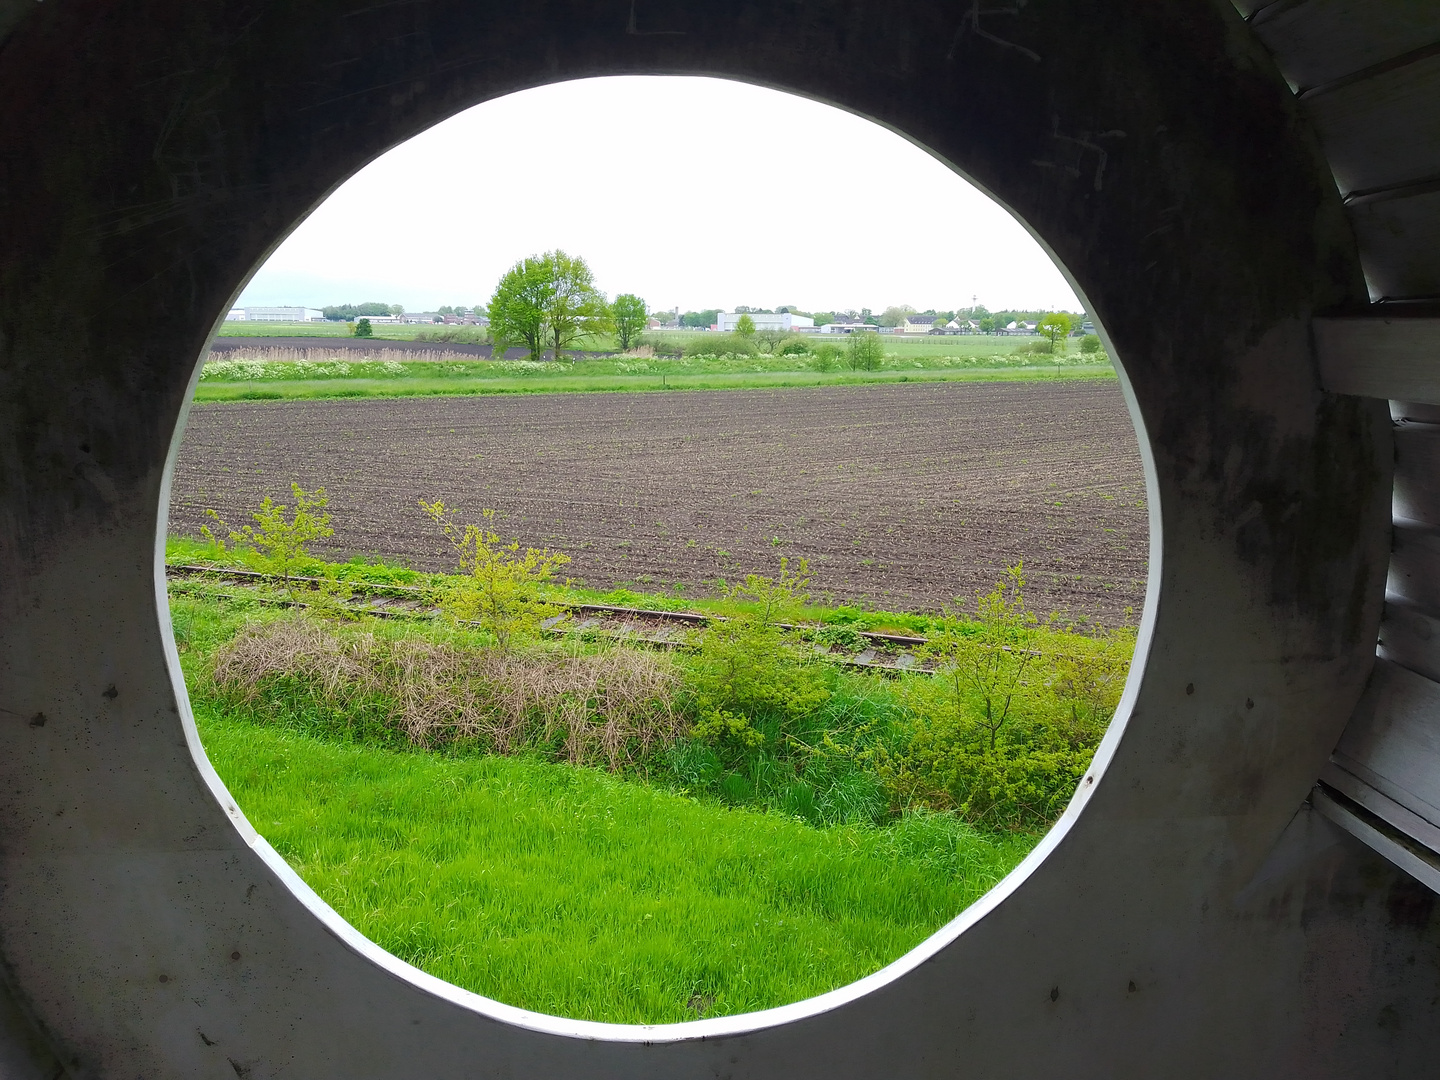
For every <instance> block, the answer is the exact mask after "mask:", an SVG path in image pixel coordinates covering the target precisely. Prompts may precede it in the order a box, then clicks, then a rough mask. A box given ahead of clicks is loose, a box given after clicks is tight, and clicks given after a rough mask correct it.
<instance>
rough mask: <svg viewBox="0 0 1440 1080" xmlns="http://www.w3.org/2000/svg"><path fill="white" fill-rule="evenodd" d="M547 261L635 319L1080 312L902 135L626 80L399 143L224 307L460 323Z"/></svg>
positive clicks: (1039, 256) (1040, 264) (785, 104)
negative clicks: (768, 311) (510, 272)
mask: <svg viewBox="0 0 1440 1080" xmlns="http://www.w3.org/2000/svg"><path fill="white" fill-rule="evenodd" d="M556 247H558V248H562V249H563V250H565V251H567V252H569V253H570V254H572V255H580V256H583V257H584V258H585V260H586V261H587V262H588V263H589V264H590V266H591V269H593V270H594V272H595V277H596V284H597V285H598V286H599V287H600V288H601V289H603V290H605V292H606V293H607V294H609V295H611V296H613V295H615V294H616V293H619V292H633V293H637V294H639V295H640V296H641V297H643V298H644V299H645V300H646V302H647V303H648V304H649V306H650V307H651V309H652V310H655V309H661V308H667V309H668V308H672V307H675V306H676V305H679V307H680V309H681V310H682V311H685V310H700V309H704V308H709V307H720V308H734V307H735V306H736V305H739V304H749V305H751V306H753V307H767V308H773V307H775V306H777V305H780V304H791V305H795V306H798V307H800V308H801V309H803V310H806V311H811V310H822V311H830V310H837V309H838V310H844V309H850V308H854V309H859V308H862V307H869V308H872V309H874V310H875V311H880V310H882V309H883V308H885V307H887V306H889V305H891V304H910V305H913V306H914V307H916V308H919V309H922V310H923V309H925V308H930V307H933V308H937V309H941V310H948V309H953V308H957V307H963V306H968V305H969V304H970V302H971V297H974V296H978V297H979V302H980V303H982V304H985V305H986V306H988V307H989V308H991V309H992V310H1002V309H1006V308H1015V309H1035V308H1046V309H1059V310H1070V311H1078V310H1080V304H1079V301H1077V300H1076V298H1075V295H1074V293H1073V292H1072V291H1071V289H1070V287H1069V285H1068V284H1067V283H1066V281H1065V279H1064V277H1062V276H1061V274H1060V272H1059V271H1058V270H1057V269H1056V268H1055V266H1054V265H1053V264H1052V263H1051V261H1050V259H1049V257H1048V256H1046V255H1045V253H1044V252H1043V251H1042V250H1041V248H1040V247H1039V245H1038V244H1036V242H1035V241H1034V240H1033V239H1032V238H1031V237H1030V235H1029V234H1028V233H1027V232H1026V231H1025V230H1024V228H1022V227H1021V226H1020V224H1019V223H1018V222H1016V221H1015V220H1014V219H1013V218H1012V217H1011V216H1010V215H1009V214H1008V213H1006V212H1005V211H1004V210H1003V209H1001V208H1000V207H999V206H998V205H996V204H995V203H994V202H992V201H991V200H990V199H989V198H987V197H986V196H985V195H983V194H981V193H980V192H978V191H976V190H975V189H974V188H973V187H971V186H970V185H969V184H968V183H966V182H965V181H964V180H962V179H961V178H960V177H958V176H956V175H955V174H954V173H952V172H950V170H949V169H947V168H946V167H945V166H943V165H942V164H940V163H939V162H938V161H936V160H935V159H934V158H932V157H930V156H929V155H928V154H926V153H925V152H924V151H923V150H920V149H918V148H917V147H915V146H913V145H911V144H910V143H908V142H906V141H905V140H904V139H902V138H900V137H899V136H898V135H895V134H893V133H891V132H889V131H886V130H884V129H883V128H881V127H879V126H878V125H876V124H872V123H871V122H869V121H868V120H862V119H860V118H859V117H856V116H852V115H850V114H849V113H844V112H841V111H840V110H838V109H834V108H831V107H830V106H828V105H820V104H817V103H815V102H812V101H806V100H804V99H802V98H797V97H793V96H791V95H788V94H782V93H779V92H777V91H774V90H765V89H761V88H759V87H754V86H748V85H745V84H743V83H734V82H727V81H724V80H721V79H699V78H671V77H639V76H637V77H628V78H610V79H588V80H584V81H579V82H570V83H560V84H555V85H551V86H545V87H541V88H539V89H536V90H528V91H525V92H523V93H519V94H514V95H511V96H510V97H506V98H502V99H500V100H497V101H491V102H487V103H486V104H483V105H477V106H475V107H474V108H472V109H469V110H467V111H465V112H463V113H460V114H459V115H457V116H454V117H452V118H450V119H449V120H446V121H444V122H443V123H441V124H438V125H436V126H435V127H433V128H431V129H430V130H429V131H426V132H424V133H423V134H421V135H418V136H416V137H415V138H414V139H412V140H410V141H409V142H408V143H405V144H404V145H402V146H399V147H397V148H396V149H394V150H392V151H390V152H389V153H388V154H385V155H384V156H383V157H381V158H379V159H378V160H376V161H375V162H373V163H372V164H370V165H369V166H367V167H366V168H364V169H362V170H361V171H360V172H359V173H357V174H356V175H355V176H354V177H352V178H351V179H350V180H349V181H348V182H347V183H345V184H344V185H343V186H342V187H340V188H339V189H338V190H337V191H336V192H335V194H334V195H332V196H331V197H330V198H329V199H328V200H327V201H326V202H325V203H324V204H323V205H321V206H320V207H319V208H318V209H317V210H316V211H315V213H314V214H312V215H311V216H310V217H309V219H307V220H306V221H305V222H304V223H303V224H301V225H300V227H299V228H297V229H296V230H295V232H294V233H293V234H292V235H291V236H290V238H289V239H288V240H286V241H285V243H284V244H282V245H281V246H280V247H279V248H278V249H277V250H276V252H275V254H274V255H273V256H272V257H271V258H270V259H269V261H268V262H266V263H265V265H264V266H263V267H261V269H260V270H259V271H258V272H257V273H256V275H255V277H254V279H253V280H252V281H251V282H250V284H249V285H248V286H247V287H246V289H245V291H244V292H243V293H242V294H241V297H240V300H239V303H241V304H305V305H309V306H312V307H322V306H324V305H327V304H340V303H361V302H364V301H368V300H379V301H383V302H385V303H391V304H403V305H404V306H405V308H406V309H407V310H409V311H425V310H433V309H434V308H435V307H438V306H440V305H442V304H455V305H464V306H467V307H468V306H470V305H472V304H476V303H485V302H487V301H488V300H489V298H490V294H491V292H492V291H493V290H494V288H495V283H496V281H497V280H499V278H500V275H501V274H503V273H504V272H505V270H506V269H508V268H509V267H510V266H511V265H512V264H514V263H515V262H516V260H518V259H521V258H523V257H525V256H526V255H531V254H535V253H538V252H541V251H545V250H549V249H551V248H556Z"/></svg>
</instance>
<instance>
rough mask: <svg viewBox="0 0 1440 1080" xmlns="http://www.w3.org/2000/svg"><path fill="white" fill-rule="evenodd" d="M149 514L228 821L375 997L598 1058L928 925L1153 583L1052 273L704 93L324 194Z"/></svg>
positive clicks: (1109, 686)
mask: <svg viewBox="0 0 1440 1080" xmlns="http://www.w3.org/2000/svg"><path fill="white" fill-rule="evenodd" d="M580 116H583V117H586V118H594V117H608V118H611V122H608V123H603V124H600V123H591V122H590V120H589V119H587V120H586V122H585V123H577V122H576V117H580ZM557 128H558V129H561V130H564V131H565V132H566V135H565V139H564V143H563V145H564V150H563V152H562V153H561V154H560V155H559V156H558V157H557V156H556V155H555V154H554V153H553V150H552V149H551V148H552V146H553V140H552V139H551V138H550V136H549V135H548V134H547V133H550V132H553V131H554V130H556V129H557ZM792 301H793V302H792ZM707 305H714V306H707ZM867 305H868V306H867ZM992 309H993V310H992ZM172 490H173V496H172V502H171V506H170V518H169V536H170V538H169V541H168V545H167V563H168V571H167V572H168V575H169V579H170V597H171V614H172V621H173V625H174V628H175V634H176V639H177V645H178V646H179V648H180V652H181V657H182V664H183V666H184V668H185V673H186V680H187V686H188V688H189V692H190V695H191V702H192V706H193V709H194V712H195V716H196V720H197V723H198V726H199V730H200V733H201V736H202V738H203V739H204V742H205V746H206V749H207V752H208V753H209V755H210V758H211V761H212V763H213V764H214V765H215V767H216V769H217V771H218V773H219V774H220V776H221V777H222V779H223V780H224V781H225V783H226V784H227V785H228V786H229V788H230V790H231V791H232V793H233V794H234V796H235V797H236V799H237V800H238V802H239V804H240V805H241V807H242V808H244V810H245V812H246V813H247V815H248V816H249V817H250V819H251V821H252V823H253V824H254V825H255V827H256V828H257V829H258V830H259V832H260V833H261V834H262V835H264V836H265V837H266V838H267V839H268V840H269V841H270V842H271V843H272V844H273V845H274V846H275V848H276V849H277V850H278V851H279V852H280V853H281V855H283V856H284V857H285V858H286V859H287V860H288V861H289V862H290V864H291V865H292V866H293V867H294V868H295V870H296V871H297V872H298V873H299V874H300V875H301V877H302V878H304V879H305V881H306V882H307V883H308V884H309V885H310V886H311V887H312V888H314V889H315V891H316V892H317V893H318V894H319V895H320V896H321V897H322V898H323V899H324V900H325V901H326V902H328V903H329V904H330V905H331V906H332V907H334V909H335V910H336V911H337V912H339V914H340V915H341V916H343V917H344V918H345V919H347V920H349V921H350V922H351V923H352V924H353V925H354V926H356V927H357V928H358V929H359V930H360V931H361V932H362V933H364V934H365V935H367V936H368V937H369V938H371V939H372V940H374V941H375V942H377V943H378V944H379V945H381V946H382V947H383V948H385V949H387V950H389V951H390V952H391V953H393V954H395V955H396V956H398V957H400V958H401V959H403V960H405V961H407V962H409V963H411V964H413V965H415V966H417V967H419V968H421V969H423V970H424V971H427V972H429V973H430V974H432V975H435V976H438V977H440V978H442V979H446V980H448V981H450V982H453V983H455V984H457V985H459V986H462V987H464V988H466V989H469V990H472V991H475V992H477V993H480V994H482V995H485V996H487V997H491V998H495V999H498V1000H500V1001H502V1002H505V1003H507V1004H510V1005H515V1006H518V1007H522V1008H526V1009H531V1010H534V1011H538V1012H543V1013H549V1014H555V1015H564V1016H569V1017H574V1018H578V1019H586V1020H599V1021H610V1022H622V1023H668V1022H679V1021H685V1020H693V1019H698V1018H704V1017H715V1016H723V1015H731V1014H735V1013H741V1012H750V1011H755V1010H759V1009H765V1008H770V1007H774V1006H779V1005H783V1004H786V1003H789V1002H793V1001H797V1000H800V999H803V998H808V997H813V996H815V995H818V994H821V993H824V992H827V991H830V990H834V989H836V988H838V987H841V986H843V985H846V984H848V983H851V982H853V981H855V980H857V979H859V978H862V977H864V976H866V975H869V974H871V973H873V972H875V971H877V970H878V969H880V968H882V967H884V966H885V965H887V964H890V963H892V962H894V961H896V960H897V959H899V958H900V957H902V956H904V955H905V954H906V953H907V952H909V951H910V950H912V949H914V948H915V947H916V946H918V945H919V944H920V943H921V942H923V941H925V940H927V939H931V938H932V936H933V935H936V934H937V933H939V932H941V931H942V930H943V928H945V927H946V926H947V925H950V926H952V927H953V925H954V922H953V921H954V920H956V919H957V917H958V916H960V915H961V913H962V912H963V911H964V910H965V909H966V908H967V907H968V906H969V905H971V904H973V903H974V901H975V900H976V899H978V898H979V897H980V896H981V895H983V894H984V893H986V892H987V890H989V889H991V888H992V887H993V886H994V885H995V884H996V883H997V882H999V881H1000V880H1001V879H1002V878H1004V877H1005V876H1006V875H1007V874H1009V873H1010V872H1011V871H1012V870H1013V869H1015V867H1016V866H1017V865H1019V864H1020V862H1021V861H1022V860H1023V859H1024V858H1025V856H1026V855H1027V853H1029V852H1030V851H1031V850H1032V849H1033V848H1034V847H1035V845H1036V844H1037V843H1038V841H1039V840H1040V839H1041V837H1043V836H1044V835H1045V833H1046V831H1047V830H1048V829H1049V828H1050V827H1051V826H1052V825H1053V824H1054V823H1055V822H1056V821H1057V820H1058V819H1059V818H1060V816H1061V814H1062V813H1063V812H1064V810H1065V808H1066V806H1067V805H1068V804H1069V802H1070V800H1071V797H1072V795H1073V794H1074V792H1075V790H1076V787H1077V785H1078V784H1081V783H1082V781H1083V780H1084V779H1085V777H1087V776H1090V775H1093V774H1091V773H1090V772H1089V771H1088V770H1089V768H1090V763H1091V759H1092V756H1093V755H1094V753H1095V751H1096V748H1097V747H1098V746H1099V744H1100V741H1101V739H1102V737H1103V736H1104V735H1105V733H1106V731H1107V728H1108V727H1109V726H1110V723H1111V720H1112V717H1113V716H1114V715H1115V713H1116V710H1117V707H1118V704H1119V701H1120V696H1121V691H1122V689H1123V686H1124V683H1125V680H1126V677H1127V673H1128V670H1129V663H1130V657H1131V654H1132V652H1133V650H1134V647H1135V638H1136V627H1137V625H1138V619H1139V611H1140V608H1141V607H1142V605H1143V602H1144V594H1145V589H1146V560H1147V553H1148V529H1149V522H1148V518H1147V508H1146V497H1145V477H1144V471H1143V466H1142V462H1141V455H1140V452H1139V450H1138V448H1137V446H1136V442H1135V437H1134V427H1133V425H1132V423H1131V420H1130V415H1129V414H1128V413H1127V408H1126V403H1125V400H1124V397H1123V395H1122V388H1121V384H1120V382H1119V381H1117V379H1116V377H1115V370H1114V368H1113V367H1112V366H1111V361H1110V358H1109V357H1108V356H1107V354H1106V351H1105V348H1104V346H1103V345H1102V343H1101V339H1100V336H1099V335H1098V334H1097V332H1096V329H1095V327H1094V325H1093V324H1092V322H1091V321H1090V319H1089V318H1088V317H1087V316H1086V315H1085V313H1084V311H1083V307H1082V305H1081V304H1080V302H1079V301H1078V300H1077V299H1076V298H1075V296H1074V294H1073V292H1071V290H1070V287H1069V286H1068V285H1067V284H1066V282H1065V279H1064V277H1063V275H1062V274H1061V273H1060V272H1059V271H1058V270H1057V269H1056V268H1055V267H1054V266H1053V264H1051V263H1050V261H1049V260H1048V258H1047V257H1046V256H1045V254H1044V253H1043V251H1042V250H1041V249H1040V247H1039V246H1038V245H1037V244H1036V243H1035V241H1034V240H1033V239H1032V238H1030V237H1029V236H1028V235H1027V234H1026V233H1025V232H1024V230H1023V229H1022V228H1021V227H1020V226H1018V225H1017V224H1016V223H1015V222H1014V221H1013V220H1012V219H1011V218H1010V217H1009V216H1008V215H1007V214H1006V213H1005V212H1004V211H1003V210H1002V209H1000V208H999V207H998V206H996V205H995V204H994V203H992V202H991V201H990V200H989V199H987V198H986V197H985V196H984V195H983V194H981V193H979V192H977V191H976V190H975V189H973V188H972V187H970V186H969V185H968V184H966V183H965V181H963V180H962V179H960V178H959V177H957V176H956V175H955V174H954V173H953V172H951V171H950V170H949V169H947V168H946V167H945V166H943V165H942V164H940V163H939V162H937V161H935V160H934V159H933V158H931V157H929V156H928V155H927V154H926V153H924V152H923V151H921V150H919V149H918V148H916V147H914V146H913V145H911V144H910V143H908V142H906V141H905V140H903V139H901V138H900V137H898V136H896V135H894V134H892V133H890V132H887V131H885V130H883V129H881V128H879V127H878V126H876V125H874V124H871V123H869V122H868V121H865V120H862V119H859V118H857V117H854V116H852V115H849V114H846V113H843V112H840V111H839V110H836V109H833V108H830V107H828V106H824V105H819V104H816V103H814V102H809V101H805V100H802V99H799V98H795V97H791V96H788V95H784V94H780V93H778V92H775V91H768V90H761V89H758V88H754V87H749V86H745V85H741V84H735V83H729V82H723V81H718V80H711V79H693V78H685V79H678V78H675V79H668V78H667V79H656V78H620V79H603V80H591V81H587V82H583V83H570V84H561V85H556V86H550V87H545V88H542V89H539V90H534V91H528V92H525V93H522V94H517V95H513V96H511V97H508V98H505V99H501V100H499V101H495V102H491V103H488V104H486V105H482V106H478V107H476V108H475V109H472V110H470V111H468V112H467V113H464V114H461V115H459V116H457V117H455V118H452V119H451V120H449V121H446V122H445V123H442V124H440V125H438V126H437V127H435V128H433V129H431V130H430V131H429V132H426V133H425V134H423V135H421V136H419V137H417V138H415V139H413V140H412V141H410V142H409V143H407V144H405V145H404V146H402V147H399V148H397V149H396V150H394V151H392V152H391V153H389V154H387V155H385V156H384V157H382V158H380V159H378V160H377V161H376V162H374V163H373V164H372V165H370V166H369V167H368V168H366V169H365V170H363V171H362V172H360V173H359V174H357V175H356V176H355V177H354V178H353V179H352V180H351V181H350V182H348V183H347V184H346V185H344V186H343V187H341V188H340V189H339V190H337V191H336V193H335V194H334V195H333V196H332V197H331V198H330V199H329V200H328V201H327V202H326V203H325V204H324V205H323V206H321V207H320V208H319V209H317V210H316V211H315V213H314V214H313V215H312V216H311V217H310V218H309V219H307V221H306V222H305V223H304V224H302V225H301V226H300V227H299V228H298V229H297V230H296V232H295V233H294V234H293V235H292V236H291V237H290V238H289V239H288V240H287V241H286V242H285V243H284V244H283V245H282V246H281V247H280V248H279V249H278V250H277V251H276V253H275V255H274V256H273V257H272V258H271V259H270V260H269V262H267V264H266V265H265V266H264V267H262V268H261V269H260V270H259V272H258V273H257V274H256V276H255V277H254V279H253V280H252V281H251V282H250V284H249V285H248V286H247V288H246V290H245V292H244V293H243V294H242V295H241V297H240V298H239V299H238V300H237V304H236V308H235V309H234V310H233V311H232V312H231V313H230V318H229V319H227V320H226V322H225V323H224V326H223V328H222V329H221V331H220V334H219V336H218V337H217V338H216V339H215V341H214V342H213V344H212V347H211V350H210V353H209V355H208V356H207V357H206V359H205V362H204V366H203V369H202V371H201V375H200V379H199V382H198V384H197V393H196V402H195V405H194V406H193V407H192V409H191V411H190V413H189V419H188V422H187V429H186V433H185V438H184V441H183V443H182V446H181V450H180V454H179V457H178V463H177V465H176V470H175V475H174V478H173V486H172Z"/></svg>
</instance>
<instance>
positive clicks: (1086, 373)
mask: <svg viewBox="0 0 1440 1080" xmlns="http://www.w3.org/2000/svg"><path fill="white" fill-rule="evenodd" d="M406 366H407V367H409V366H410V365H406ZM1114 377H1115V373H1114V370H1113V369H1112V368H1111V367H1110V365H1109V364H1108V363H1105V364H1096V365H1089V364H1086V365H1073V366H1068V367H1061V368H1056V367H1055V366H1054V365H1038V364H1027V365H1025V366H1015V367H1004V368H1000V367H994V368H991V367H980V368H974V369H968V370H963V369H962V370H947V371H934V370H923V369H916V370H887V371H874V372H849V371H847V372H817V371H780V372H754V373H749V372H732V373H726V372H718V373H714V374H709V373H699V374H675V375H671V374H668V373H663V372H655V373H645V374H634V375H613V374H596V375H583V374H565V375H555V376H549V377H541V376H519V377H517V376H501V377H490V378H485V377H477V376H464V377H446V376H443V375H441V376H432V377H429V378H424V377H410V376H400V377H395V378H385V379H347V378H330V379H314V380H310V379H306V380H299V379H296V380H276V381H269V380H265V381H237V382H222V381H218V380H217V381H210V380H204V381H202V382H201V383H200V384H199V386H198V387H197V388H196V393H195V400H196V401H280V400H296V399H317V398H396V397H427V396H465V395H471V394H537V393H585V392H597V391H598V392H611V393H616V392H622V393H623V392H630V393H634V392H653V391H658V390H735V389H766V388H779V387H804V386H850V385H860V384H869V383H897V382H901V383H903V382H1028V381H1040V380H1049V379H1056V378H1066V379H1113V378H1114Z"/></svg>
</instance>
